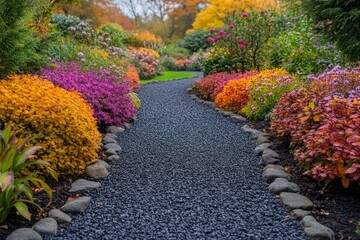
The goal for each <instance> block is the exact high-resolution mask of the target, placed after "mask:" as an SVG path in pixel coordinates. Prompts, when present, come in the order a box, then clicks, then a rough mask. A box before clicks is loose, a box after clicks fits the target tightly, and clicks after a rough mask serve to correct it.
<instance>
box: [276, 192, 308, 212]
mask: <svg viewBox="0 0 360 240" xmlns="http://www.w3.org/2000/svg"><path fill="white" fill-rule="evenodd" d="M279 196H280V201H281V202H282V203H283V204H284V206H285V207H286V208H287V209H289V210H293V209H304V210H311V209H312V208H313V206H314V204H313V203H312V202H311V201H310V200H309V199H308V198H307V197H305V196H303V195H301V194H299V193H290V192H282V193H280V195H279Z"/></svg>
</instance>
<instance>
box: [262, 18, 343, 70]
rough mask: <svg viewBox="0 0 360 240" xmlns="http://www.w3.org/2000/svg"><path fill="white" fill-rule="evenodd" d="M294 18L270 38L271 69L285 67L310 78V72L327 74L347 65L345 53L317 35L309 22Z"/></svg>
mask: <svg viewBox="0 0 360 240" xmlns="http://www.w3.org/2000/svg"><path fill="white" fill-rule="evenodd" d="M293 19H294V18H293ZM293 19H289V18H287V19H284V21H285V27H284V28H283V29H282V31H281V32H280V33H279V34H278V35H276V36H275V37H273V38H271V39H270V41H269V45H270V46H271V49H270V50H269V51H268V53H267V58H268V61H269V63H268V66H269V67H271V68H284V69H286V70H287V71H289V72H290V73H296V74H297V75H301V76H302V77H306V76H307V75H309V74H310V73H320V72H322V71H324V69H326V68H327V67H328V66H329V65H330V64H341V65H344V57H343V55H342V54H341V52H340V51H339V50H338V49H337V48H336V47H335V46H334V45H333V44H330V43H329V42H327V41H326V40H324V37H323V36H322V35H319V34H315V33H314V32H313V29H312V26H311V25H310V22H309V21H308V20H307V19H305V18H304V17H298V18H296V21H294V20H293Z"/></svg>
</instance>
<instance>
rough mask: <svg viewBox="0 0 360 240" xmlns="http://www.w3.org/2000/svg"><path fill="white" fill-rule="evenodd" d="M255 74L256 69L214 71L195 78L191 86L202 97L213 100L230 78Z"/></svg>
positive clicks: (234, 78)
mask: <svg viewBox="0 0 360 240" xmlns="http://www.w3.org/2000/svg"><path fill="white" fill-rule="evenodd" d="M255 74H257V72H256V71H251V72H245V73H236V72H231V73H226V72H220V73H214V74H210V75H208V76H206V77H204V78H201V79H199V80H197V81H196V82H195V83H194V85H193V88H194V90H195V91H197V92H198V93H199V94H200V95H201V97H202V98H205V99H211V100H215V98H216V96H217V95H218V94H219V93H220V92H222V90H223V89H224V86H225V84H226V83H228V82H229V81H230V80H236V79H238V80H239V79H242V78H246V77H250V76H254V75H255Z"/></svg>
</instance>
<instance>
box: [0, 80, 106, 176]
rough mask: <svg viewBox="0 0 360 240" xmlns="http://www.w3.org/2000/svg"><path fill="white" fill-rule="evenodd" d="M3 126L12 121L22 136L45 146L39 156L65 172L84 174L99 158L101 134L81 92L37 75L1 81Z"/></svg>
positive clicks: (12, 124) (1, 123)
mask: <svg viewBox="0 0 360 240" xmlns="http://www.w3.org/2000/svg"><path fill="white" fill-rule="evenodd" d="M0 96H1V104H0V129H2V128H4V126H5V125H6V124H10V125H11V126H12V127H13V129H14V130H15V131H17V132H18V136H19V137H20V138H24V137H31V144H32V145H40V146H42V147H43V149H41V150H40V151H38V153H37V157H38V158H40V159H42V160H44V161H46V162H49V163H50V165H51V168H53V169H54V170H55V171H56V172H57V173H59V174H63V175H73V174H82V173H83V172H84V169H85V167H86V166H87V165H89V164H91V163H92V162H94V160H95V159H96V157H97V150H98V144H99V142H100V140H101V135H100V133H99V131H98V129H97V126H96V119H95V118H94V117H93V116H92V110H91V107H90V105H88V104H87V103H86V102H85V100H84V99H83V98H82V97H81V95H80V94H79V93H77V92H69V91H67V90H65V89H62V88H60V87H55V86H54V85H53V84H52V83H51V82H49V81H47V80H41V79H39V78H38V77H36V76H30V75H16V76H12V77H10V79H9V80H0Z"/></svg>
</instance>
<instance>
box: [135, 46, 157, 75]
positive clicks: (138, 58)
mask: <svg viewBox="0 0 360 240" xmlns="http://www.w3.org/2000/svg"><path fill="white" fill-rule="evenodd" d="M129 51H130V52H131V54H132V59H133V62H132V63H133V64H134V65H135V66H136V67H137V68H138V70H139V75H140V78H141V79H150V78H152V77H154V76H156V75H157V74H158V70H159V67H160V56H159V54H158V53H157V52H156V51H155V50H152V49H149V48H133V47H130V48H129Z"/></svg>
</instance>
